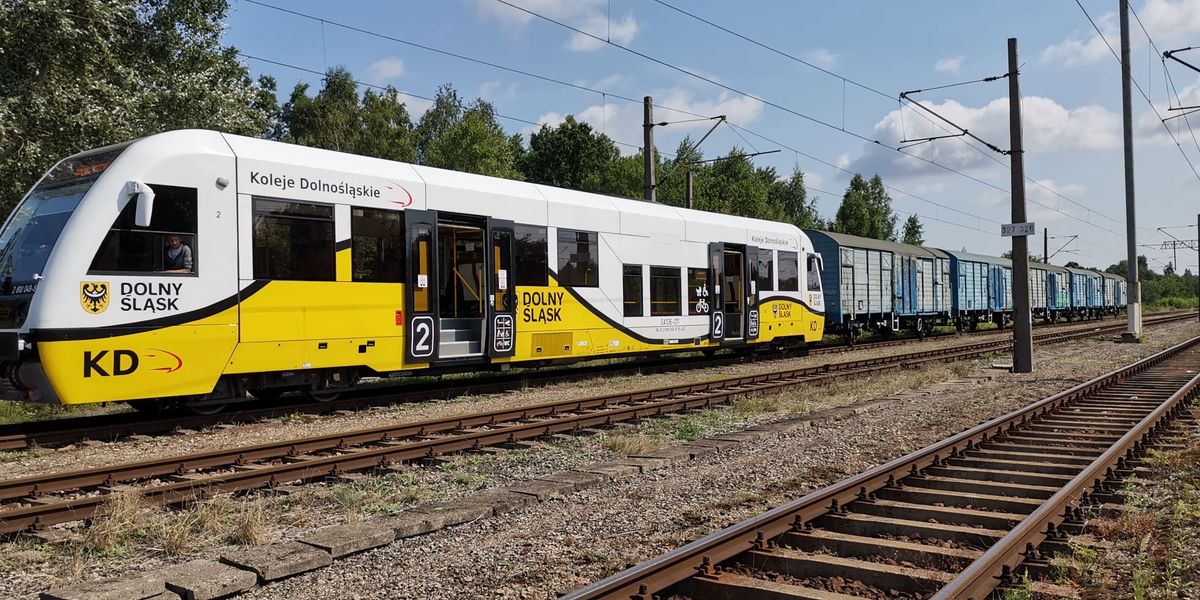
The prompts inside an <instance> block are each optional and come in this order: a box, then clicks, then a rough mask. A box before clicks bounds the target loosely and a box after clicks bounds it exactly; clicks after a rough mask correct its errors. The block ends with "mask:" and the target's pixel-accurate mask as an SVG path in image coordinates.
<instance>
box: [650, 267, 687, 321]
mask: <svg viewBox="0 0 1200 600" xmlns="http://www.w3.org/2000/svg"><path fill="white" fill-rule="evenodd" d="M679 282H680V276H679V267H650V316H652V317H673V316H679V314H680V313H681V311H680V304H679Z"/></svg>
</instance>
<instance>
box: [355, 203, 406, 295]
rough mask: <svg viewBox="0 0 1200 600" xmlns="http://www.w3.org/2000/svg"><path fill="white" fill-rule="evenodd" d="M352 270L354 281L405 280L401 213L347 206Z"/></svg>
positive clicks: (402, 217)
mask: <svg viewBox="0 0 1200 600" xmlns="http://www.w3.org/2000/svg"><path fill="white" fill-rule="evenodd" d="M350 241H351V244H352V246H351V250H350V256H351V269H350V271H351V273H352V278H353V280H354V281H380V282H403V281H404V213H403V212H401V211H398V210H380V209H377V208H357V207H355V208H351V209H350Z"/></svg>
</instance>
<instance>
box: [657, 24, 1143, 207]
mask: <svg viewBox="0 0 1200 600" xmlns="http://www.w3.org/2000/svg"><path fill="white" fill-rule="evenodd" d="M654 2H656V3H658V4H660V5H662V6H664V7H667V8H669V9H671V10H673V11H675V12H678V13H680V14H682V15H685V16H687V17H689V18H691V19H694V20H696V21H699V22H701V23H704V24H706V25H708V26H710V27H713V28H715V29H717V30H720V31H723V32H725V33H727V34H729V35H732V36H734V37H736V38H738V39H741V40H743V41H746V42H748V43H750V44H753V45H755V46H758V47H759V48H762V49H764V50H767V51H769V52H772V53H774V54H778V55H779V56H782V57H784V58H787V59H789V60H792V61H794V62H796V63H799V64H802V65H805V66H807V67H809V68H811V69H814V70H817V71H819V72H821V73H824V74H826V75H829V76H830V77H834V78H837V79H840V80H841V81H842V126H843V127H845V122H846V117H845V86H846V84H847V83H849V84H851V85H854V86H856V87H858V88H860V89H863V90H866V91H868V92H871V93H873V94H876V95H878V96H880V97H882V98H886V99H888V100H893V99H896V98H895V96H893V95H892V94H889V93H887V92H884V91H882V90H879V89H878V88H875V87H872V86H870V85H868V84H865V83H863V82H861V81H855V80H854V79H851V78H849V77H846V76H845V75H842V74H840V73H836V72H834V71H832V70H830V69H826V68H824V67H821V66H819V65H816V64H813V63H812V62H810V61H806V60H804V59H802V58H799V57H797V56H795V55H793V54H791V53H789V52H786V51H784V50H780V49H779V48H777V47H775V46H772V45H770V44H766V43H763V42H761V41H759V40H756V39H754V38H751V37H749V36H747V35H745V34H742V33H739V32H737V31H734V30H732V29H730V28H728V27H725V26H723V25H721V24H719V23H716V22H713V21H712V20H709V19H706V18H704V17H701V16H700V15H697V14H695V13H693V12H690V11H687V10H684V9H682V8H679V7H678V6H675V5H673V4H671V3H669V2H666V1H665V0H654ZM1004 76H1007V75H1004ZM966 83H971V82H962V83H956V84H949V85H945V86H936V87H931V88H925V91H931V90H937V89H943V88H947V87H957V86H959V85H965V84H966ZM898 104H899V109H898V111H897V113H898V115H899V116H900V119H901V127H902V130H903V127H904V125H903V121H904V110H903V109H904V104H903V103H898ZM917 114H918V116H920V117H922V118H924V119H925V120H926V121H927V122H929V123H930V124H932V125H935V126H938V127H939V128H941V129H942V130H943V131H948V130H947V129H946V128H945V127H942V126H941V125H940V124H938V123H936V122H934V121H933V120H932V119H930V118H929V117H926V116H925V115H922V114H920V113H917ZM953 137H955V138H957V139H958V140H959V141H960V142H962V143H963V144H965V145H966V146H967V147H969V148H971V149H973V150H975V151H976V152H978V153H979V154H980V155H981V156H984V157H986V158H987V159H988V160H991V161H993V162H995V163H996V164H998V165H1000V166H1003V167H1006V168H1007V167H1008V165H1007V164H1006V163H1005V162H1004V161H1003V160H1001V159H999V158H997V157H996V156H994V155H993V154H991V153H988V152H986V151H984V150H983V149H982V148H980V147H978V146H976V145H975V144H972V143H971V142H970V141H969V140H967V139H963V136H953ZM897 149H898V150H903V149H904V147H900V148H897ZM1025 180H1026V181H1027V182H1029V183H1032V184H1033V185H1035V186H1037V187H1039V188H1041V189H1043V190H1045V191H1046V192H1048V193H1050V194H1052V195H1054V196H1057V197H1059V198H1061V199H1063V200H1066V201H1067V202H1070V203H1071V204H1074V205H1075V206H1078V207H1079V208H1082V209H1084V210H1086V211H1088V212H1089V213H1091V214H1095V215H1097V216H1100V217H1103V218H1105V219H1108V220H1110V221H1112V222H1114V223H1117V224H1120V225H1124V224H1125V222H1124V221H1123V220H1121V219H1116V218H1113V217H1111V216H1109V215H1106V214H1104V213H1101V212H1099V211H1096V210H1094V209H1092V208H1090V207H1088V206H1086V205H1084V204H1082V203H1080V202H1077V201H1075V200H1073V199H1071V198H1069V197H1067V196H1065V195H1063V194H1062V193H1061V192H1059V191H1058V190H1055V189H1053V188H1051V187H1049V186H1047V185H1046V184H1044V183H1042V182H1041V181H1038V180H1036V179H1033V178H1032V177H1029V176H1026V177H1025ZM1006 192H1007V191H1006ZM1109 231H1111V230H1109Z"/></svg>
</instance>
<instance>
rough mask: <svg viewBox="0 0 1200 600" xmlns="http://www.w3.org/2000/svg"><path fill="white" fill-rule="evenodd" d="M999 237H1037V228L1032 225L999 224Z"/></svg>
mask: <svg viewBox="0 0 1200 600" xmlns="http://www.w3.org/2000/svg"><path fill="white" fill-rule="evenodd" d="M1000 235H1002V236H1004V237H1021V236H1028V235H1037V226H1035V225H1034V224H1033V223H1001V224H1000Z"/></svg>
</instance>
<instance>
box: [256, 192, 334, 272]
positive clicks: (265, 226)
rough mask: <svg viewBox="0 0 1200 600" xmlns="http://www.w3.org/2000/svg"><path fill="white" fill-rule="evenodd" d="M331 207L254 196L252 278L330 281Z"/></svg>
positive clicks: (332, 267) (332, 262) (331, 249)
mask: <svg viewBox="0 0 1200 600" xmlns="http://www.w3.org/2000/svg"><path fill="white" fill-rule="evenodd" d="M333 252H334V251H333V207H332V206H329V205H325V204H308V203H304V202H288V201H284V200H269V199H266V198H255V199H254V278H255V279H290V280H298V281H333V280H334V266H333V265H334V260H333Z"/></svg>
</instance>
